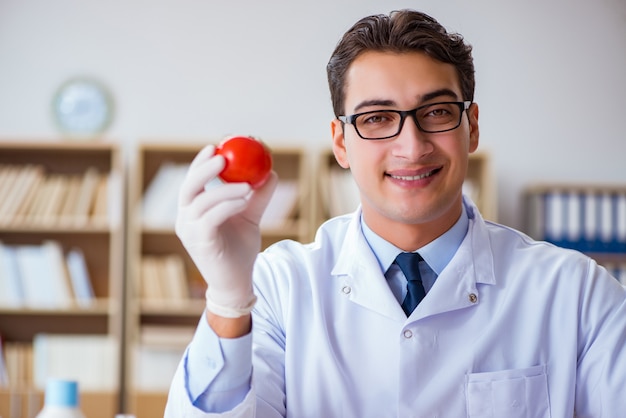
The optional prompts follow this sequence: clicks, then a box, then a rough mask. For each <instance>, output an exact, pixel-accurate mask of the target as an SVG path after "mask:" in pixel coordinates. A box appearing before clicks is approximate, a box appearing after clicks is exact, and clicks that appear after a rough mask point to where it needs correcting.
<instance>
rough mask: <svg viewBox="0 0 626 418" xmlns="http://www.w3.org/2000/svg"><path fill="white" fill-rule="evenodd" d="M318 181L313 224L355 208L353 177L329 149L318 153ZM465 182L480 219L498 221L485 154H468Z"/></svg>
mask: <svg viewBox="0 0 626 418" xmlns="http://www.w3.org/2000/svg"><path fill="white" fill-rule="evenodd" d="M317 178H318V181H317V184H316V185H315V186H316V201H315V204H314V208H315V211H314V212H315V214H314V215H313V221H312V224H314V225H315V226H319V225H321V224H322V222H324V221H325V220H327V219H329V218H331V217H332V216H335V215H339V214H343V213H347V212H349V211H351V210H353V209H355V208H356V207H357V205H358V203H359V202H358V200H359V195H358V190H357V187H356V184H355V183H354V180H353V179H352V175H351V173H350V171H349V170H346V169H344V168H342V167H341V166H340V165H339V164H338V163H337V161H336V160H335V156H334V154H333V152H332V150H330V149H327V150H326V151H323V152H321V153H320V156H319V162H318V176H317ZM466 179H467V180H466V184H465V186H464V191H465V192H466V193H467V194H468V195H469V196H470V197H471V198H472V200H474V203H476V205H477V206H478V209H479V210H480V212H481V214H482V216H483V217H484V218H485V219H488V220H491V221H497V201H496V192H495V183H494V182H493V177H492V176H491V164H490V156H489V154H488V153H485V152H476V153H473V154H470V156H469V166H468V170H467V177H466Z"/></svg>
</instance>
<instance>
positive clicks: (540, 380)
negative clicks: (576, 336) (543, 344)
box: [465, 365, 550, 418]
mask: <svg viewBox="0 0 626 418" xmlns="http://www.w3.org/2000/svg"><path fill="white" fill-rule="evenodd" d="M465 393H466V400H467V416H468V417H470V418H499V417H507V418H550V401H549V397H548V378H547V374H546V366H545V365H540V366H534V367H529V368H526V369H511V370H501V371H497V372H486V373H470V374H468V375H467V376H466V379H465Z"/></svg>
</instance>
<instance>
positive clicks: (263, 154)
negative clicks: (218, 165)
mask: <svg viewBox="0 0 626 418" xmlns="http://www.w3.org/2000/svg"><path fill="white" fill-rule="evenodd" d="M215 154H219V155H221V156H223V157H224V159H225V160H226V166H225V167H224V170H222V172H221V173H220V174H219V176H220V178H221V179H222V180H224V181H226V182H229V183H235V182H246V183H249V184H250V185H251V186H252V188H256V187H258V186H260V185H262V184H263V183H264V182H265V180H267V177H268V176H269V174H270V171H271V170H272V155H271V153H270V151H269V149H268V148H267V147H266V146H265V144H263V143H262V142H261V141H259V140H258V139H255V138H252V137H248V136H233V137H229V138H226V139H225V140H223V141H222V142H221V143H220V144H219V145H218V146H217V148H216V150H215Z"/></svg>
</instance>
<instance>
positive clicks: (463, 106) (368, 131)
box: [337, 100, 472, 139]
mask: <svg viewBox="0 0 626 418" xmlns="http://www.w3.org/2000/svg"><path fill="white" fill-rule="evenodd" d="M471 104H472V102H471V101H469V100H468V101H464V102H440V103H431V104H427V105H423V106H420V107H418V108H415V109H412V110H391V109H383V110H372V111H369V112H363V113H356V114H354V115H350V116H338V117H337V118H338V119H339V120H340V121H342V122H343V123H349V124H350V125H352V126H354V129H355V130H356V133H357V134H358V135H359V136H360V137H361V138H363V139H387V138H393V137H394V136H396V135H398V134H399V133H400V131H401V130H402V126H404V121H405V119H406V117H407V116H411V117H412V118H413V120H414V121H415V124H416V125H417V128H418V129H419V130H420V131H422V132H426V133H431V134H434V133H438V132H447V131H452V130H454V129H456V128H458V127H459V126H460V125H461V119H462V117H463V111H465V110H467V109H469V107H470V105H471Z"/></svg>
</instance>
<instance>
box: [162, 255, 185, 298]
mask: <svg viewBox="0 0 626 418" xmlns="http://www.w3.org/2000/svg"><path fill="white" fill-rule="evenodd" d="M156 261H157V263H158V264H159V266H158V268H159V271H160V272H161V274H160V276H159V278H160V279H161V289H162V290H163V295H162V296H163V298H164V299H166V300H167V301H170V302H174V303H179V304H180V303H185V302H187V300H188V299H189V285H188V284H187V274H186V272H185V262H184V261H183V258H182V257H181V256H180V255H178V254H169V255H165V256H162V257H160V258H158V259H157V260H156Z"/></svg>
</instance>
